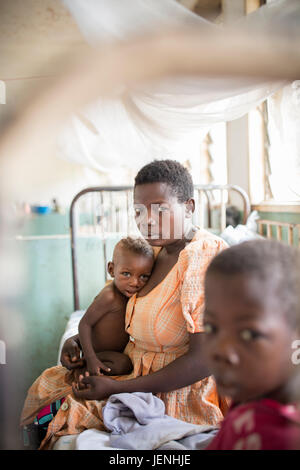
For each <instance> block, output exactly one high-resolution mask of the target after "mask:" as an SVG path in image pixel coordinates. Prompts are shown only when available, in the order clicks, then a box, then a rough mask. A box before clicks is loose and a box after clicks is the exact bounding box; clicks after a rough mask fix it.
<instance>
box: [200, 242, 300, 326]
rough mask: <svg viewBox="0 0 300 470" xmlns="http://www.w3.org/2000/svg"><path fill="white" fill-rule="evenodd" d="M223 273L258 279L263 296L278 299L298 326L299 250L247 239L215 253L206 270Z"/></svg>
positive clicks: (299, 290)
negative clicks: (271, 296)
mask: <svg viewBox="0 0 300 470" xmlns="http://www.w3.org/2000/svg"><path fill="white" fill-rule="evenodd" d="M211 274H220V275H223V276H224V277H231V276H237V275H238V276H241V275H244V276H249V277H255V278H256V279H258V280H259V281H260V282H261V286H262V293H261V295H262V302H263V299H264V298H265V296H267V295H273V296H276V299H278V302H279V305H280V308H281V310H282V313H283V314H286V315H287V317H288V319H289V320H290V321H291V323H292V324H294V325H295V326H298V327H300V251H299V249H297V248H296V247H292V246H289V245H287V244H285V243H283V242H279V241H276V240H251V241H246V242H243V243H239V244H237V245H234V246H231V247H230V248H228V249H226V250H224V251H222V252H221V253H219V254H218V255H217V256H216V257H215V258H213V260H212V261H211V263H210V264H209V266H208V268H207V271H206V281H207V279H208V277H209V276H210V275H211Z"/></svg>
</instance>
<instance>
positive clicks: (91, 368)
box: [86, 357, 110, 375]
mask: <svg viewBox="0 0 300 470" xmlns="http://www.w3.org/2000/svg"><path fill="white" fill-rule="evenodd" d="M86 363H87V370H88V372H89V374H90V375H102V373H101V370H104V371H105V372H110V368H109V367H107V366H106V365H105V364H103V362H101V361H100V360H99V359H97V358H96V357H95V358H94V357H93V358H91V359H87V360H86Z"/></svg>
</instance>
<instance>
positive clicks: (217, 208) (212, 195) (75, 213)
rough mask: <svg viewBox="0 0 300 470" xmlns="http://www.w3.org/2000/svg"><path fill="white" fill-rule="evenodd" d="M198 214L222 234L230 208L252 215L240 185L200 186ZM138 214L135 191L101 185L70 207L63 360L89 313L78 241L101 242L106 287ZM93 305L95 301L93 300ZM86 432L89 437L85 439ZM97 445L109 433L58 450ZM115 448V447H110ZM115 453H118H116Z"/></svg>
mask: <svg viewBox="0 0 300 470" xmlns="http://www.w3.org/2000/svg"><path fill="white" fill-rule="evenodd" d="M194 197H195V201H196V210H195V213H194V217H193V222H194V224H195V225H197V226H200V227H203V228H205V229H207V230H209V231H212V232H213V233H215V234H217V235H221V234H222V233H223V232H224V230H225V228H226V208H227V207H228V206H229V205H231V204H233V202H234V203H235V204H236V205H237V207H239V209H240V210H241V216H242V223H243V224H245V223H246V221H247V219H248V217H249V214H250V201H249V198H248V195H247V193H246V192H245V191H244V190H243V189H242V188H240V187H239V186H236V185H212V184H210V185H195V195H194ZM138 234H139V232H138V230H137V228H136V225H135V220H134V212H133V187H131V186H118V187H113V186H107V187H105V186H102V187H90V188H86V189H84V190H82V191H80V192H79V193H78V194H76V196H75V197H74V199H73V201H72V203H71V206H70V239H71V255H72V279H73V301H74V312H73V313H72V314H71V315H70V317H69V320H68V322H67V325H66V329H65V331H64V333H63V335H62V337H61V341H60V346H59V351H58V361H57V363H58V364H60V354H61V349H62V346H63V344H64V342H65V340H66V339H67V338H70V337H71V336H73V335H75V334H77V333H78V324H79V321H80V319H81V318H82V316H83V314H84V312H85V309H83V308H82V305H81V298H80V289H79V280H80V276H79V268H78V266H79V259H78V240H79V238H80V237H91V238H95V237H96V238H97V239H99V242H100V244H99V246H100V250H101V251H102V260H103V273H102V285H99V291H100V290H101V289H102V288H103V287H104V285H105V283H106V282H107V281H108V280H109V276H108V274H107V270H106V266H107V262H108V261H109V260H110V259H111V255H112V252H113V248H114V246H115V244H116V243H117V241H118V240H120V239H121V238H123V237H126V236H128V235H138ZM91 301H92V299H91ZM84 433H85V434H84ZM89 442H90V443H92V442H94V444H93V445H96V444H95V442H97V445H96V448H97V449H106V450H107V449H110V446H109V434H108V433H105V432H102V431H101V432H100V431H97V430H89V431H84V432H83V433H82V435H80V438H79V437H78V436H64V437H61V438H60V439H59V440H58V441H57V443H56V444H55V447H54V448H55V449H90V448H91V447H90V445H92V444H89ZM111 449H112V448H111ZM114 450H116V449H115V448H114Z"/></svg>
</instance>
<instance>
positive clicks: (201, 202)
mask: <svg viewBox="0 0 300 470" xmlns="http://www.w3.org/2000/svg"><path fill="white" fill-rule="evenodd" d="M194 189H195V195H196V197H195V199H196V211H195V213H197V215H198V220H199V222H198V225H200V226H201V227H203V228H206V229H210V228H212V211H213V209H216V208H219V209H220V229H221V232H222V231H223V230H224V229H225V227H226V206H227V205H228V202H229V200H230V195H231V193H233V192H235V193H237V194H238V195H239V196H240V198H241V200H242V204H243V223H245V222H246V220H247V218H248V216H249V214H250V201H249V197H248V195H247V193H246V192H245V191H244V190H243V189H242V188H240V187H239V186H236V185H229V184H226V185H213V184H209V185H195V186H194ZM216 192H218V194H219V196H220V198H219V202H217V201H216V198H215V193H216ZM89 193H99V203H100V206H103V204H104V194H105V193H107V194H110V196H112V195H113V194H115V193H124V195H125V200H126V203H125V206H126V211H127V233H128V231H129V212H130V206H131V202H130V198H131V197H132V193H133V186H96V187H89V188H86V189H83V190H82V191H80V192H79V193H78V194H76V196H75V197H74V198H73V200H72V203H71V206H70V237H71V256H72V279H73V299H74V309H75V311H76V310H79V308H80V302H79V291H78V270H77V235H78V225H79V224H78V223H77V220H76V213H75V212H76V208H77V203H78V201H79V200H80V199H81V198H82V197H83V196H85V195H86V194H89ZM111 202H112V198H111ZM197 203H198V206H199V208H197ZM110 209H111V210H112V211H115V212H117V211H118V210H119V207H118V206H115V207H114V206H113V205H112V207H110ZM205 216H206V223H205ZM101 219H102V217H100V216H99V215H98V216H96V217H95V219H94V222H95V226H96V225H98V226H101V224H102V222H103V220H101ZM102 234H103V235H104V231H103V232H102ZM105 243H106V242H105V236H104V237H103V250H104V261H105V265H106V264H107V263H106V244H105ZM106 279H107V278H106Z"/></svg>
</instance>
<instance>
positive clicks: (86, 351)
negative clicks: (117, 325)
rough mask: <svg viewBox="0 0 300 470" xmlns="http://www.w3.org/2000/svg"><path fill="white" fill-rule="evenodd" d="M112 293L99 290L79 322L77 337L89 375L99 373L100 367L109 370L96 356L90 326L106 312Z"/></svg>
mask: <svg viewBox="0 0 300 470" xmlns="http://www.w3.org/2000/svg"><path fill="white" fill-rule="evenodd" d="M112 301H113V295H112V294H110V293H109V292H106V293H105V294H104V293H103V292H101V293H100V294H99V295H98V296H97V297H96V298H95V300H94V302H93V303H92V304H91V305H90V306H89V308H88V309H87V311H86V312H85V314H84V316H83V317H82V319H81V320H80V322H79V327H78V330H79V338H80V344H81V347H82V351H83V356H84V358H85V360H86V363H87V369H88V371H89V373H90V374H91V375H100V374H101V369H103V370H104V371H105V372H110V368H109V367H108V366H106V365H105V364H103V362H101V361H100V360H99V358H98V357H97V355H96V353H95V351H94V348H93V344H92V328H93V327H94V326H95V324H96V323H98V321H99V320H100V319H101V318H102V317H103V316H104V315H106V314H107V313H108V311H109V308H108V305H109V304H110V305H111V302H112Z"/></svg>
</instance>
